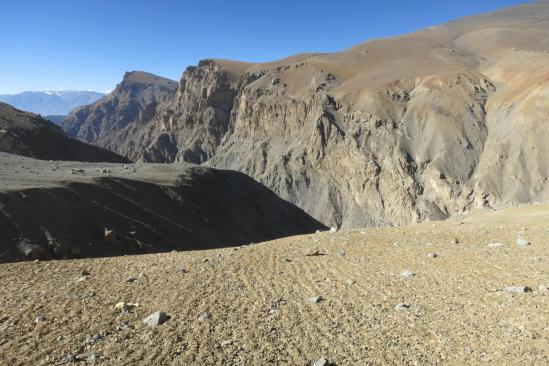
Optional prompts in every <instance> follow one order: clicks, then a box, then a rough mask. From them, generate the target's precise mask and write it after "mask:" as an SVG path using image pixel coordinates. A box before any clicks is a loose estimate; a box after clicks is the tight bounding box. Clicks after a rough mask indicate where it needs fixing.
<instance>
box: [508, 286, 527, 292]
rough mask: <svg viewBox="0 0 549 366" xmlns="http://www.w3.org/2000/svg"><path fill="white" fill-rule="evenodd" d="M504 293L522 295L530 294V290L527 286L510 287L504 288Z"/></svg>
mask: <svg viewBox="0 0 549 366" xmlns="http://www.w3.org/2000/svg"><path fill="white" fill-rule="evenodd" d="M505 291H507V292H511V293H514V294H523V293H526V292H531V291H532V289H531V288H530V287H528V286H511V287H506V288H505Z"/></svg>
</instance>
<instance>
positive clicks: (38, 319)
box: [34, 315, 46, 324]
mask: <svg viewBox="0 0 549 366" xmlns="http://www.w3.org/2000/svg"><path fill="white" fill-rule="evenodd" d="M45 320H46V318H45V317H43V316H42V315H38V316H37V317H36V318H35V319H34V322H35V323H36V324H38V323H42V322H43V321H45Z"/></svg>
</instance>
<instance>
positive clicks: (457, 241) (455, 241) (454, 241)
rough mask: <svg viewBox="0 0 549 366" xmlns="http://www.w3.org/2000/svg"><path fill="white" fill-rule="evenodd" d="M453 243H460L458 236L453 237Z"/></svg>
mask: <svg viewBox="0 0 549 366" xmlns="http://www.w3.org/2000/svg"><path fill="white" fill-rule="evenodd" d="M451 243H452V244H459V239H458V238H453V239H452V240H451Z"/></svg>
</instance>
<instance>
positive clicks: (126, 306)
mask: <svg viewBox="0 0 549 366" xmlns="http://www.w3.org/2000/svg"><path fill="white" fill-rule="evenodd" d="M138 306H139V304H138V303H131V302H124V301H121V302H119V303H118V304H116V305H114V308H115V309H116V310H120V311H122V312H128V311H132V310H133V309H135V308H136V307H138Z"/></svg>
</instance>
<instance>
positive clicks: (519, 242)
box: [517, 238, 530, 247]
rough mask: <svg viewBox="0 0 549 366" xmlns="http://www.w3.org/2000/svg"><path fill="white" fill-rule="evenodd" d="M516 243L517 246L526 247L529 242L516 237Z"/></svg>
mask: <svg viewBox="0 0 549 366" xmlns="http://www.w3.org/2000/svg"><path fill="white" fill-rule="evenodd" d="M517 245H518V246H519V247H527V246H528V245H530V242H529V241H528V240H526V239H524V238H517Z"/></svg>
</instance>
